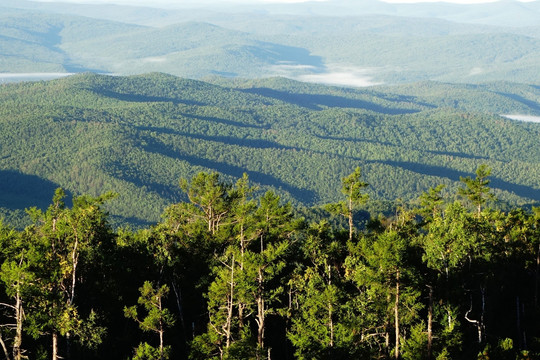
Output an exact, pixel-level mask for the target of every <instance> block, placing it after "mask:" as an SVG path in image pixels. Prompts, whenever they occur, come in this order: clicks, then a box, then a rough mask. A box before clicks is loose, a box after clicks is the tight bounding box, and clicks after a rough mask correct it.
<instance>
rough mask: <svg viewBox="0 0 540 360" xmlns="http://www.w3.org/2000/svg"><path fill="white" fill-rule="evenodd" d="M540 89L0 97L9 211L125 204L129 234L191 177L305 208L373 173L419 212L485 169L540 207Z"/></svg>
mask: <svg viewBox="0 0 540 360" xmlns="http://www.w3.org/2000/svg"><path fill="white" fill-rule="evenodd" d="M539 99H540V89H539V88H538V87H536V86H531V85H521V84H512V83H507V82H498V83H488V84H482V85H452V84H445V83H436V82H421V83H416V84H409V85H403V86H393V87H373V88H369V89H362V90H360V89H356V90H355V89H350V88H339V87H328V86H323V85H314V84H307V83H301V82H296V81H293V80H287V79H283V78H270V79H258V80H257V79H254V80H239V79H236V80H234V79H225V78H221V77H219V78H214V79H212V80H208V81H206V82H202V81H196V80H189V79H184V78H178V77H175V76H171V75H166V74H161V73H152V74H147V75H137V76H129V77H112V76H105V75H96V74H81V75H75V76H70V77H66V78H63V79H58V80H53V81H47V82H45V81H41V82H29V83H20V84H7V85H3V86H0V105H1V106H0V144H1V150H0V174H1V177H2V184H3V187H2V190H1V193H0V207H2V208H4V213H8V212H10V211H16V210H18V211H20V210H21V209H23V208H24V207H28V206H30V205H37V206H45V205H46V204H48V203H49V200H50V197H51V196H52V190H53V189H54V188H55V187H57V186H61V187H63V188H65V189H66V190H67V191H69V192H70V193H72V194H81V193H89V194H99V193H101V192H104V191H107V190H113V191H116V192H118V193H119V194H120V196H119V198H118V199H116V200H115V201H113V202H111V204H110V211H111V213H112V214H113V215H114V216H115V218H116V219H117V221H118V222H119V223H125V222H129V223H133V224H135V223H148V222H150V223H151V222H154V221H156V220H157V219H158V218H159V214H160V213H161V212H162V211H163V208H164V207H165V206H166V205H167V204H170V203H172V202H176V201H179V200H181V199H183V196H184V195H183V194H182V193H181V191H180V189H179V187H178V180H179V179H180V178H181V177H185V178H190V177H191V176H193V175H194V174H196V173H197V172H199V171H218V172H220V173H221V174H222V176H223V177H224V178H225V179H228V180H234V179H235V178H238V177H240V176H241V175H242V173H243V172H246V173H248V175H249V176H250V179H251V180H252V182H254V183H255V184H257V185H259V186H260V188H261V191H264V190H266V189H275V190H276V191H278V192H279V193H280V195H281V196H282V197H283V198H284V199H286V200H290V201H293V202H294V203H296V204H303V205H306V206H312V205H320V204H323V203H327V202H331V201H335V200H337V199H339V197H340V194H339V187H340V185H339V182H340V179H341V177H343V176H345V175H346V174H348V173H350V171H352V169H354V168H355V167H356V166H361V167H362V169H363V173H364V177H365V180H366V181H367V182H368V183H369V184H370V187H369V193H370V196H371V198H372V199H374V200H389V201H394V200H396V199H398V198H399V199H402V200H404V201H410V200H413V199H415V198H416V197H417V196H418V195H419V194H420V193H421V192H422V191H425V190H427V189H428V188H429V187H432V186H436V185H438V184H440V183H444V184H446V185H447V186H448V189H449V191H450V190H455V187H456V186H457V182H458V181H459V178H460V176H469V175H471V176H472V175H473V174H474V171H475V169H476V167H477V166H478V165H480V164H483V163H486V164H488V165H489V166H490V167H491V168H492V169H493V178H492V180H493V181H492V185H493V187H494V189H495V190H496V193H497V196H498V197H499V198H501V199H502V200H503V202H509V203H512V204H519V205H524V204H531V203H535V202H538V201H540V183H539V182H538V181H539V180H538V179H539V178H540V176H539V175H540V153H539V152H540V147H539V146H538V142H539V140H538V139H540V125H538V124H534V123H525V122H517V121H512V120H508V119H505V118H503V117H501V116H499V115H498V114H509V113H514V114H515V113H519V114H530V115H539V114H540V109H539V108H538V105H537V104H538V102H539Z"/></svg>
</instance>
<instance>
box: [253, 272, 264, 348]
mask: <svg viewBox="0 0 540 360" xmlns="http://www.w3.org/2000/svg"><path fill="white" fill-rule="evenodd" d="M257 281H258V283H259V285H258V289H257V297H256V299H255V301H256V303H257V317H256V319H255V320H256V322H257V345H258V346H259V349H260V350H262V349H264V325H265V323H264V322H265V309H264V297H263V296H264V295H263V291H264V289H263V274H262V269H261V268H259V275H258V279H257ZM258 353H259V352H257V354H258Z"/></svg>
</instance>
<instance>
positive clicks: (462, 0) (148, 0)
mask: <svg viewBox="0 0 540 360" xmlns="http://www.w3.org/2000/svg"><path fill="white" fill-rule="evenodd" d="M38 1H42V2H52V1H55V2H56V1H59V2H69V3H84V4H89V3H99V4H107V3H109V4H130V5H157V4H162V5H163V4H176V5H179V4H181V3H186V4H193V3H210V2H215V1H201V0H38ZM226 1H228V2H235V3H246V4H253V3H263V4H264V3H299V2H306V1H329V0H221V2H226ZM381 1H384V2H387V3H394V4H400V3H401V4H405V3H422V2H440V1H441V0H381ZM495 1H499V0H442V2H450V3H456V4H480V3H489V2H495ZM514 1H519V2H531V1H537V0H514Z"/></svg>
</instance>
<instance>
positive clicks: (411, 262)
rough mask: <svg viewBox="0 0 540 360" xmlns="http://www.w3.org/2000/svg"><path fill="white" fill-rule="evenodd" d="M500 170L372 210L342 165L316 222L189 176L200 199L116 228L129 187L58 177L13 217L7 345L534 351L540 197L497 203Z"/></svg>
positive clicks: (191, 352) (4, 239) (1, 341)
mask: <svg viewBox="0 0 540 360" xmlns="http://www.w3.org/2000/svg"><path fill="white" fill-rule="evenodd" d="M490 175H491V169H490V168H489V167H488V166H487V165H485V164H482V165H480V166H478V168H477V169H476V171H475V174H474V176H467V177H462V178H461V179H460V186H459V187H458V188H457V189H456V193H455V194H454V195H455V196H452V197H451V198H449V197H446V196H444V195H443V194H444V192H443V191H442V190H443V187H444V185H439V186H436V187H433V188H431V189H429V190H428V191H426V192H424V193H423V194H422V195H421V196H420V197H419V198H418V199H417V201H416V202H414V203H401V204H399V206H396V210H395V213H394V214H392V215H391V216H381V215H377V214H371V215H370V216H367V217H366V216H365V209H366V204H367V203H368V202H369V196H368V194H367V193H366V189H367V188H368V186H369V184H368V183H367V182H365V180H364V174H363V170H362V169H361V168H360V167H357V168H355V169H353V170H352V172H351V173H350V174H349V175H346V176H344V177H343V178H341V179H340V180H341V185H340V187H339V189H338V191H339V192H340V193H341V199H340V200H338V201H336V202H333V203H329V204H327V205H326V206H325V209H326V210H327V211H328V213H329V214H332V216H328V217H321V218H320V219H319V220H317V221H309V220H306V219H305V218H303V217H299V216H297V215H295V211H294V207H293V206H292V205H291V203H290V202H284V201H283V200H282V199H280V197H279V196H278V195H276V194H275V193H274V192H272V191H267V192H265V193H264V194H262V195H258V191H257V188H256V186H254V185H253V184H252V183H251V182H250V180H249V177H248V176H247V175H246V174H244V175H243V176H242V177H239V178H238V179H236V181H234V182H229V181H224V180H223V179H222V178H221V177H220V175H219V174H218V173H216V172H199V173H197V174H195V175H194V176H193V177H191V178H181V179H180V181H179V182H178V187H179V190H180V191H181V192H183V193H184V194H185V195H186V199H187V200H186V201H184V202H178V203H174V204H172V205H170V206H168V207H167V208H166V209H165V210H164V212H163V214H162V215H161V220H160V221H159V222H157V223H156V224H154V225H152V226H149V227H145V228H142V229H139V230H129V229H125V228H117V229H114V228H113V227H112V226H111V225H110V222H109V220H110V218H109V215H108V213H107V211H106V210H105V209H104V205H105V204H106V203H107V202H108V201H111V200H112V199H113V198H114V197H115V196H118V195H117V194H115V193H113V192H107V193H103V194H101V195H99V196H90V195H79V196H74V197H73V199H72V201H71V203H72V205H71V206H69V205H67V203H66V200H67V195H66V193H65V191H64V190H62V189H61V188H58V189H56V190H55V191H54V195H53V197H52V201H51V202H50V205H49V206H48V208H46V209H45V210H40V209H38V208H36V207H30V208H28V209H27V213H28V214H29V216H30V217H31V219H32V223H31V224H30V225H28V226H27V227H25V228H24V229H21V230H19V229H15V228H13V227H11V226H9V225H6V224H2V225H1V226H0V249H1V250H0V262H1V268H0V280H1V281H0V284H1V288H2V289H1V290H2V294H1V300H0V306H1V308H2V312H1V327H0V329H1V331H0V345H1V348H2V350H0V353H2V354H3V355H2V357H3V358H5V359H8V360H11V359H13V360H20V359H23V358H30V359H53V360H56V359H61V358H63V359H100V358H110V359H161V360H163V359H220V360H221V359H257V360H260V359H271V358H273V359H368V358H371V359H375V358H378V359H474V358H477V359H512V360H513V359H534V358H537V357H538V356H539V355H540V343H539V336H540V331H539V330H540V329H539V326H538V324H539V320H540V319H539V315H540V313H539V311H540V304H539V299H538V297H539V293H538V291H539V281H540V208H532V209H531V210H527V209H524V208H521V207H514V208H512V209H510V210H508V211H501V210H496V209H494V208H493V207H491V206H490V205H489V204H490V203H492V202H493V201H494V200H495V199H494V197H495V195H494V193H493V191H492V189H491V188H490Z"/></svg>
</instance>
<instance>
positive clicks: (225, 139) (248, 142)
mask: <svg viewBox="0 0 540 360" xmlns="http://www.w3.org/2000/svg"><path fill="white" fill-rule="evenodd" d="M137 129H138V130H142V131H154V132H157V133H160V134H169V135H177V136H184V137H189V138H192V139H197V140H205V141H215V142H220V143H223V144H225V145H237V146H245V147H250V148H256V149H283V150H301V149H300V148H296V147H291V146H285V145H281V144H279V143H277V142H274V141H270V140H262V139H240V138H236V137H232V136H217V135H202V134H190V133H185V132H181V131H176V130H172V129H166V128H157V127H151V126H139V127H137ZM146 141H147V142H151V141H155V140H154V139H152V138H148V139H146ZM163 146H165V145H163Z"/></svg>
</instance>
